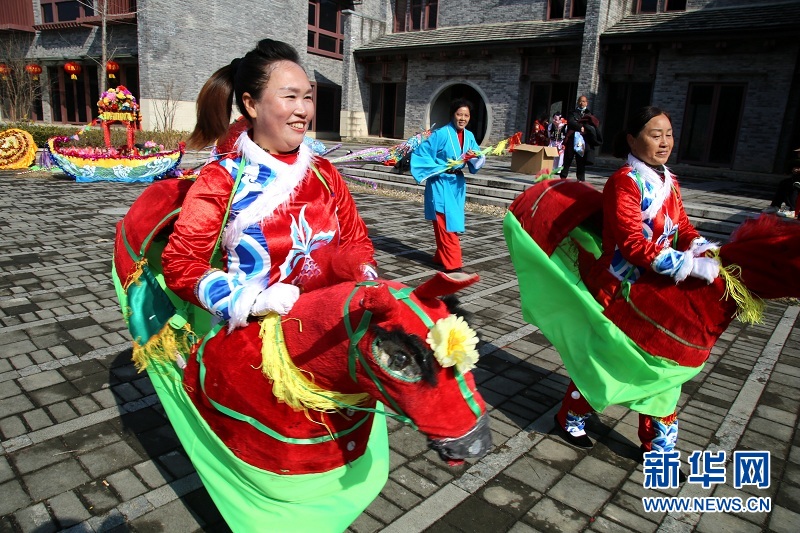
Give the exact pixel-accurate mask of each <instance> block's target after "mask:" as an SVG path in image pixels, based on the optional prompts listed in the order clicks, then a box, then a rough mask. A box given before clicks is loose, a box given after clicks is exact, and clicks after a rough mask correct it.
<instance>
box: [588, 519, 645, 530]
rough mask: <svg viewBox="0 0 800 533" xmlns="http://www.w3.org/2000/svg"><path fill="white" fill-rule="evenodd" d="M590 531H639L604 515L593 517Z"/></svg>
mask: <svg viewBox="0 0 800 533" xmlns="http://www.w3.org/2000/svg"><path fill="white" fill-rule="evenodd" d="M589 531H597V532H598V533H637V532H636V530H634V529H629V528H627V527H625V526H622V525H620V524H618V523H616V522H613V521H611V520H609V519H607V518H606V517H604V516H600V517H597V518H595V519H593V520H592V527H591V528H590V529H589ZM641 533H644V532H641Z"/></svg>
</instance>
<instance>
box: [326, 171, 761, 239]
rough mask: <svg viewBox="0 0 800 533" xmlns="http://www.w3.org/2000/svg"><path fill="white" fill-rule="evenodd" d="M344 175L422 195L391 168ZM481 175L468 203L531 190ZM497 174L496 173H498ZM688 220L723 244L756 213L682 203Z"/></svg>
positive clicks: (470, 184)
mask: <svg viewBox="0 0 800 533" xmlns="http://www.w3.org/2000/svg"><path fill="white" fill-rule="evenodd" d="M339 170H340V172H342V174H344V175H345V176H351V177H354V178H355V179H356V181H362V180H363V181H366V182H371V183H374V184H375V185H376V186H377V187H379V188H383V189H391V190H398V191H404V192H413V193H418V194H421V193H422V192H423V191H424V186H422V185H419V184H418V183H417V182H416V181H415V180H414V178H413V177H412V176H411V174H410V173H409V172H407V171H406V172H400V171H398V170H397V169H395V168H393V167H386V166H383V165H377V164H364V165H360V166H357V167H356V166H353V167H346V168H340V169H339ZM492 170H493V174H492V175H488V174H487V173H482V174H480V175H468V176H467V201H468V202H471V203H474V204H478V205H489V206H495V207H501V208H504V207H508V206H509V205H510V204H511V202H513V201H514V199H515V198H516V197H517V196H519V195H520V194H521V193H522V192H523V191H525V190H526V189H528V188H529V187H531V185H532V184H533V180H532V178H526V177H520V176H521V175H520V174H516V175H513V173H508V174H512V175H504V176H503V175H499V176H498V175H494V169H492ZM498 174H499V173H498ZM684 208H685V209H686V214H687V216H688V217H689V220H690V221H691V222H692V224H693V225H694V226H695V227H696V228H697V230H698V231H699V232H700V233H701V234H702V235H704V236H705V237H706V238H710V239H714V240H717V241H721V242H726V241H727V240H728V238H729V236H730V234H731V232H732V231H733V230H734V229H736V228H737V227H738V226H739V224H741V223H742V222H744V221H745V220H747V219H748V218H751V217H753V216H756V215H757V213H754V212H750V211H746V210H741V209H736V208H730V207H721V206H709V205H707V204H705V205H704V204H693V203H691V202H687V203H685V204H684Z"/></svg>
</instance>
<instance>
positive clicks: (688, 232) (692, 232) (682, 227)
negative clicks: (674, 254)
mask: <svg viewBox="0 0 800 533" xmlns="http://www.w3.org/2000/svg"><path fill="white" fill-rule="evenodd" d="M672 179H673V180H674V181H673V185H674V187H675V201H676V203H677V204H678V211H679V214H678V250H681V251H685V250H688V249H689V247H690V246H691V245H692V241H693V240H695V239H696V238H698V237H700V234H699V233H698V232H697V230H696V229H695V228H694V226H692V223H691V222H689V217H688V216H687V215H686V210H685V209H684V208H683V200H682V199H681V198H682V197H681V190H680V187H678V181H677V180H675V176H673V177H672Z"/></svg>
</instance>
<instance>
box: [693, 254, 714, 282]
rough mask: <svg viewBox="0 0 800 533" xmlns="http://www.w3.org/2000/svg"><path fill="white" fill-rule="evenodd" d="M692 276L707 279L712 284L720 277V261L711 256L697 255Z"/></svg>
mask: <svg viewBox="0 0 800 533" xmlns="http://www.w3.org/2000/svg"><path fill="white" fill-rule="evenodd" d="M689 275H690V276H692V277H695V278H700V279H704V280H706V283H708V284H711V283H712V282H713V281H714V280H715V279H717V278H718V277H719V261H717V260H716V259H712V258H710V257H695V258H694V262H693V263H692V271H691V272H690V273H689Z"/></svg>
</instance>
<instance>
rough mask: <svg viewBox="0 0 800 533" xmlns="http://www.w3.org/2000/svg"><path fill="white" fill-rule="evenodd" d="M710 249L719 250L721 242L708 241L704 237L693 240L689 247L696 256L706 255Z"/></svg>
mask: <svg viewBox="0 0 800 533" xmlns="http://www.w3.org/2000/svg"><path fill="white" fill-rule="evenodd" d="M709 250H712V251H715V252H716V251H717V250H719V243H716V242H713V241H707V240H705V239H703V238H702V237H701V238H699V239H695V240H694V241H692V246H691V247H690V248H689V251H691V252H692V255H693V256H695V257H700V256H704V255H705V254H706V252H708V251H709Z"/></svg>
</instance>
